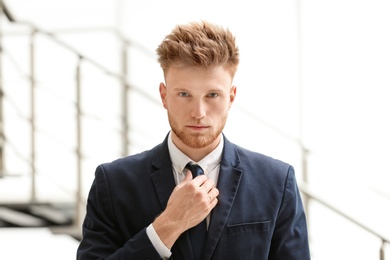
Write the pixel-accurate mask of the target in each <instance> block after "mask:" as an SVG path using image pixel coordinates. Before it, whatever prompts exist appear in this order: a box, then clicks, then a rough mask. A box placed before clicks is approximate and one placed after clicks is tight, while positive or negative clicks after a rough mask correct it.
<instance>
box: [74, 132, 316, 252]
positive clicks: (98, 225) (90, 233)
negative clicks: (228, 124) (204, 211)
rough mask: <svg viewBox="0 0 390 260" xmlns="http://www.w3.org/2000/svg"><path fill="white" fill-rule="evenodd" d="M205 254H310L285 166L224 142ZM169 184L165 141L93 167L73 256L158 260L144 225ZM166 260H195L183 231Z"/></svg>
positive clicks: (297, 197) (172, 183)
mask: <svg viewBox="0 0 390 260" xmlns="http://www.w3.org/2000/svg"><path fill="white" fill-rule="evenodd" d="M223 138H224V148H223V154H222V161H221V169H220V174H219V179H218V185H217V187H218V189H219V192H220V193H219V196H218V204H217V206H216V207H215V208H214V209H213V210H212V212H211V219H210V225H209V229H208V234H207V240H206V245H205V249H204V252H203V259H223V260H226V259H244V260H249V259H258V260H259V259H260V260H262V259H287V260H294V259H297V260H306V259H310V253H309V245H308V233H307V226H306V218H305V213H304V209H303V206H302V201H301V197H300V194H299V190H298V187H297V183H296V179H295V174H294V169H293V167H292V166H291V165H288V164H286V163H284V162H281V161H279V160H276V159H272V158H270V157H267V156H264V155H262V154H259V153H255V152H252V151H248V150H246V149H243V148H241V147H239V146H237V145H235V144H232V143H231V142H229V141H228V140H227V139H226V137H225V136H224V137H223ZM174 187H175V180H174V177H173V170H172V163H171V160H170V156H169V151H168V145H167V139H165V140H164V142H163V143H161V144H160V145H157V146H156V147H154V148H153V149H151V150H148V151H145V152H143V153H139V154H136V155H132V156H128V157H125V158H121V159H118V160H116V161H113V162H111V163H106V164H102V165H100V166H98V167H97V169H96V173H95V180H94V182H93V184H92V187H91V190H90V193H89V196H88V202H87V213H86V217H85V220H84V223H83V239H82V241H81V242H80V245H79V248H78V250H77V259H161V257H160V255H159V254H158V253H157V251H156V250H155V248H154V247H153V245H152V243H151V242H150V240H149V238H148V236H147V234H146V227H147V226H148V225H149V224H150V223H152V222H153V220H154V219H155V218H156V216H158V215H159V214H160V213H161V212H162V211H163V210H164V209H165V207H166V205H167V202H168V199H169V196H170V195H171V193H172V190H173V189H174ZM171 251H172V256H171V259H175V260H178V259H179V260H181V259H183V260H191V259H193V256H192V250H191V243H190V240H189V236H188V232H184V233H183V234H182V235H181V236H180V237H179V238H178V240H177V241H176V243H175V244H174V246H173V247H172V249H171Z"/></svg>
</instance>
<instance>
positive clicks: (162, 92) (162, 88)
mask: <svg viewBox="0 0 390 260" xmlns="http://www.w3.org/2000/svg"><path fill="white" fill-rule="evenodd" d="M159 90H160V97H161V101H162V103H163V106H164V108H165V109H167V100H166V97H167V86H165V84H164V83H162V82H161V83H160V88H159Z"/></svg>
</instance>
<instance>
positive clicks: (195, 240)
mask: <svg viewBox="0 0 390 260" xmlns="http://www.w3.org/2000/svg"><path fill="white" fill-rule="evenodd" d="M185 168H186V169H189V170H190V171H191V173H192V177H193V178H195V177H196V176H199V175H202V174H203V169H202V168H201V167H200V166H199V165H197V164H193V163H192V162H189V163H188V164H187V165H186V167H185ZM188 232H189V235H190V240H191V245H192V251H193V252H194V257H195V259H196V260H198V259H201V257H202V253H203V247H204V243H205V240H206V234H207V224H206V219H204V220H203V221H202V222H200V223H199V224H198V225H196V226H195V227H193V228H190V229H189V230H188Z"/></svg>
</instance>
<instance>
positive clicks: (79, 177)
mask: <svg viewBox="0 0 390 260" xmlns="http://www.w3.org/2000/svg"><path fill="white" fill-rule="evenodd" d="M82 61H83V57H82V56H79V59H78V62H77V66H76V104H75V106H76V157H77V158H76V171H77V173H76V174H77V191H76V205H75V215H74V226H75V227H76V228H79V227H81V208H82V207H83V204H82V201H83V200H82V197H83V185H82V160H83V155H82V129H81V124H82V109H81V63H82Z"/></svg>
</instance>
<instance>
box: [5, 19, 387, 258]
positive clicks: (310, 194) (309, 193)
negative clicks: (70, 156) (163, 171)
mask: <svg viewBox="0 0 390 260" xmlns="http://www.w3.org/2000/svg"><path fill="white" fill-rule="evenodd" d="M12 22H15V23H18V24H22V25H26V26H28V27H29V28H30V29H31V31H32V32H33V33H32V41H33V38H34V35H36V34H42V35H45V36H47V37H48V38H49V39H51V40H52V41H54V42H55V43H57V44H58V45H60V46H62V47H63V48H64V49H66V50H68V51H70V52H71V53H73V54H74V55H76V56H78V57H79V63H78V64H77V67H76V71H77V75H78V76H77V79H76V87H77V88H78V89H79V88H80V87H81V86H80V79H79V76H80V65H81V63H83V62H88V63H89V64H91V65H93V66H95V67H96V68H98V69H100V70H101V71H102V72H103V73H105V74H107V75H109V76H111V77H114V78H116V79H118V80H119V81H120V82H121V83H122V84H123V86H124V89H123V91H124V93H126V91H127V90H128V89H129V88H131V89H132V90H135V91H137V92H138V93H139V94H141V95H143V96H144V97H145V98H147V99H149V100H150V101H152V102H154V103H156V104H160V103H159V101H158V100H156V99H155V98H153V97H152V96H151V95H149V94H148V93H147V92H145V91H143V90H142V89H140V88H137V87H134V86H130V84H129V83H128V81H127V71H126V70H127V60H126V58H125V57H124V58H123V64H122V66H123V67H122V69H123V70H122V74H118V73H115V72H113V71H111V70H109V69H107V68H106V67H105V66H103V65H101V64H100V63H98V62H96V61H95V60H93V59H91V58H89V57H86V56H85V55H83V54H81V53H80V52H79V51H78V50H77V49H75V48H74V47H72V46H70V45H69V44H67V43H65V42H63V41H61V40H60V39H58V38H57V37H56V35H55V34H53V33H51V32H47V31H45V30H43V29H41V28H38V27H37V26H35V25H33V24H31V23H29V22H21V21H15V20H13V21H12ZM112 30H113V31H114V32H115V31H116V30H115V29H112ZM117 35H118V36H119V37H120V40H121V41H122V43H123V46H124V47H123V50H122V51H123V54H124V55H126V48H127V47H130V46H132V47H136V48H137V49H140V50H141V51H143V52H146V53H147V54H148V55H152V54H151V53H150V52H148V51H147V50H145V48H143V47H142V46H141V45H139V44H136V43H134V42H131V41H129V40H127V39H124V38H123V36H120V35H119V34H117ZM31 44H33V42H31ZM31 51H32V52H33V45H32V48H31ZM31 55H33V53H31ZM32 60H33V58H32ZM33 66H34V65H33V64H31V72H33ZM30 78H31V85H32V90H33V89H34V80H35V79H34V75H33V73H32V74H31V77H30ZM125 96H126V95H125V94H124V95H122V97H125ZM78 97H79V96H78ZM77 100H78V101H77V102H76V103H77V104H76V106H77V108H78V109H77V121H78V122H80V120H81V118H80V116H81V113H82V112H81V109H80V104H79V102H80V100H79V99H77ZM122 102H125V101H122ZM32 104H33V102H32ZM124 109H126V105H124ZM239 109H240V110H243V112H245V113H247V114H248V115H249V116H251V117H253V118H255V119H256V120H258V121H260V122H262V124H264V125H265V126H267V127H269V128H270V129H272V130H273V131H274V132H276V133H278V134H279V135H281V136H283V137H284V138H286V139H289V140H292V141H294V142H296V143H297V144H298V145H299V146H300V147H301V150H302V151H303V153H302V161H303V171H305V169H306V168H307V167H306V162H307V156H308V154H307V149H306V147H305V146H304V145H303V143H302V142H301V140H299V138H296V137H293V136H291V135H289V134H287V133H285V132H284V131H282V130H280V129H279V128H277V127H275V126H273V125H271V124H269V123H267V122H265V121H264V120H262V119H261V118H260V117H259V116H258V115H256V114H254V113H252V112H250V111H247V110H245V109H244V108H239ZM32 111H34V110H33V107H32ZM32 119H33V118H32ZM122 123H123V125H124V127H125V128H126V129H127V127H128V125H127V124H128V122H127V121H126V119H125V117H124V119H123V122H122ZM78 127H80V125H79V126H78ZM77 131H80V129H79V128H78V129H77ZM79 136H80V133H78V138H79ZM32 138H34V137H32ZM79 142H81V140H80V139H78V143H79ZM128 142H129V140H127V139H125V144H124V146H125V147H127V145H128ZM123 149H124V150H125V149H126V148H123ZM32 154H34V151H32ZM76 154H77V157H78V160H79V162H78V171H79V173H78V181H79V183H78V191H77V194H76V196H77V204H81V203H80V202H81V199H82V198H81V183H80V182H81V178H80V175H81V166H80V160H82V149H81V145H80V144H78V147H77V149H76ZM32 164H33V162H32ZM34 171H35V170H34ZM299 187H300V190H301V192H302V193H303V194H304V195H305V197H306V198H307V199H310V200H315V201H317V202H319V203H321V204H322V205H324V206H325V207H327V208H329V209H331V210H332V211H333V212H335V213H337V214H339V215H341V216H343V217H344V218H346V219H347V220H348V221H350V222H352V223H355V224H356V225H358V226H359V227H361V228H362V229H364V230H366V231H368V232H369V233H371V234H373V235H374V236H376V237H378V238H379V239H381V241H382V245H381V248H380V260H384V259H385V256H384V255H385V252H384V247H385V244H386V243H387V244H390V238H389V237H388V236H386V235H384V234H379V233H378V232H376V231H374V230H372V229H370V228H369V227H367V226H365V225H364V224H363V223H361V222H359V221H357V220H356V219H355V218H353V217H351V216H350V215H348V214H347V213H345V212H342V211H340V210H339V209H337V208H336V207H335V206H334V205H332V204H331V203H329V202H328V201H327V200H326V199H324V198H322V197H321V196H319V195H318V194H316V193H315V192H314V191H313V190H312V189H311V188H310V186H309V185H308V184H306V183H301V184H300V186H299ZM33 190H34V188H33ZM76 218H78V216H76ZM79 224H80V220H76V221H75V225H79Z"/></svg>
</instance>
